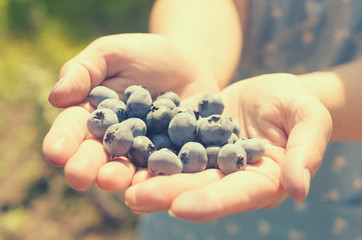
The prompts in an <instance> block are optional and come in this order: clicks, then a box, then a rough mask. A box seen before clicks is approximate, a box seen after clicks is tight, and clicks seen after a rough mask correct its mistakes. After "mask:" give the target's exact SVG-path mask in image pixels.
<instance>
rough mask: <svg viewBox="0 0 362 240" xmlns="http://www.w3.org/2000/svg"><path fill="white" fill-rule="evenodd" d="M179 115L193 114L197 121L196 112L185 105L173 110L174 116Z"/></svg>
mask: <svg viewBox="0 0 362 240" xmlns="http://www.w3.org/2000/svg"><path fill="white" fill-rule="evenodd" d="M178 113H189V114H191V115H192V116H193V117H194V118H195V119H196V115H195V112H194V110H192V109H191V108H189V107H185V105H182V106H178V107H175V108H174V109H173V110H172V116H175V115H176V114H178Z"/></svg>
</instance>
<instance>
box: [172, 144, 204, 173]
mask: <svg viewBox="0 0 362 240" xmlns="http://www.w3.org/2000/svg"><path fill="white" fill-rule="evenodd" d="M178 157H179V158H180V159H181V161H182V165H183V170H182V172H184V173H195V172H201V171H202V170H205V168H206V165H207V153H206V149H205V148H204V146H202V145H201V144H200V143H198V142H188V143H185V144H184V145H183V146H182V148H181V149H180V152H179V154H178Z"/></svg>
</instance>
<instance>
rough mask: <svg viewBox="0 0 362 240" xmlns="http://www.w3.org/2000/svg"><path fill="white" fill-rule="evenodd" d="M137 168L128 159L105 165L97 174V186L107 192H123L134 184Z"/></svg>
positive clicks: (116, 160)
mask: <svg viewBox="0 0 362 240" xmlns="http://www.w3.org/2000/svg"><path fill="white" fill-rule="evenodd" d="M135 171H136V168H135V166H134V165H133V164H132V163H131V162H130V161H129V160H128V159H126V158H117V159H114V160H112V161H110V162H107V163H105V164H104V165H102V166H101V168H100V169H99V172H98V174H97V180H96V181H97V185H98V186H99V187H100V188H102V189H104V190H107V191H121V190H124V189H126V188H127V187H128V186H129V185H130V184H131V182H132V179H133V175H134V173H135Z"/></svg>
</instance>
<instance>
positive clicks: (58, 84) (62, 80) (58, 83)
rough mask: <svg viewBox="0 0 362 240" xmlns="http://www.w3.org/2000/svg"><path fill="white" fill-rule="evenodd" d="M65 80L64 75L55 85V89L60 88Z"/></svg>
mask: <svg viewBox="0 0 362 240" xmlns="http://www.w3.org/2000/svg"><path fill="white" fill-rule="evenodd" d="M63 82H64V77H62V78H61V79H59V81H58V82H57V83H56V84H55V86H54V87H53V90H52V91H54V90H55V89H56V88H58V87H59V86H60V85H61V84H62V83H63Z"/></svg>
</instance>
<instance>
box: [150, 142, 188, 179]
mask: <svg viewBox="0 0 362 240" xmlns="http://www.w3.org/2000/svg"><path fill="white" fill-rule="evenodd" d="M148 169H149V171H150V173H151V174H152V175H153V176H157V175H171V174H176V173H181V172H182V162H181V160H180V159H179V158H178V157H177V155H176V154H175V153H174V152H173V151H170V150H169V149H167V148H162V149H160V150H157V151H155V152H153V153H152V154H151V155H150V157H149V158H148Z"/></svg>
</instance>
